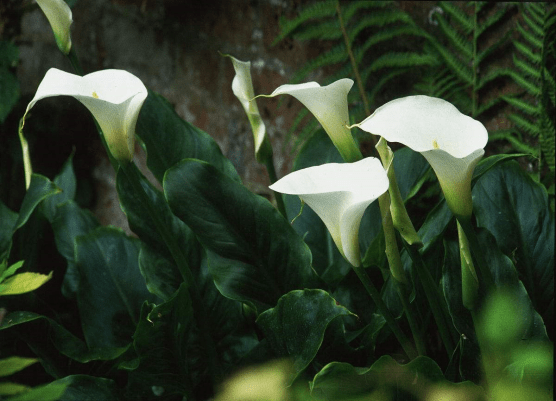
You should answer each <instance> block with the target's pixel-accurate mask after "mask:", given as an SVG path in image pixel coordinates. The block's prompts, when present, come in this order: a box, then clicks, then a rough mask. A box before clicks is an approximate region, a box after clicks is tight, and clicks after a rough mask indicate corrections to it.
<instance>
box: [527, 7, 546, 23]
mask: <svg viewBox="0 0 556 401" xmlns="http://www.w3.org/2000/svg"><path fill="white" fill-rule="evenodd" d="M524 7H526V8H527V11H528V12H529V15H530V16H531V19H532V20H534V22H535V26H538V27H539V28H541V29H542V27H543V26H544V10H543V9H542V8H541V7H535V6H533V7H530V6H528V5H526V4H524Z"/></svg>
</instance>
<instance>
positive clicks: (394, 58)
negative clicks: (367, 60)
mask: <svg viewBox="0 0 556 401" xmlns="http://www.w3.org/2000/svg"><path fill="white" fill-rule="evenodd" d="M434 65H438V60H437V59H436V57H434V56H431V55H430V54H419V53H412V52H403V53H394V52H390V53H386V54H383V55H382V56H380V57H378V58H377V59H375V61H373V62H372V63H371V66H370V67H369V68H370V70H371V71H377V70H380V69H381V68H399V67H422V66H434Z"/></svg>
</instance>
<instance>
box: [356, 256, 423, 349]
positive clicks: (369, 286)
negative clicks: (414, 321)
mask: <svg viewBox="0 0 556 401" xmlns="http://www.w3.org/2000/svg"><path fill="white" fill-rule="evenodd" d="M353 270H354V271H355V274H357V277H359V280H361V283H362V284H363V286H364V287H365V290H366V291H367V293H368V294H369V295H370V296H371V298H372V300H373V302H374V303H375V305H376V307H377V309H378V311H379V312H380V313H381V314H382V316H383V317H384V319H385V320H386V323H387V324H388V327H390V330H392V333H393V334H394V336H395V337H396V338H397V340H398V342H399V343H400V345H401V346H402V348H403V350H404V352H405V353H406V354H407V356H408V358H409V359H410V360H413V359H415V358H417V356H418V354H417V352H416V351H415V348H414V347H413V345H412V344H411V342H410V341H409V340H408V338H407V337H406V335H405V334H404V333H403V331H402V330H401V329H400V327H399V326H398V323H397V322H396V320H395V319H394V317H393V316H392V315H391V314H390V311H389V310H388V308H387V307H386V305H385V304H384V301H382V298H381V297H380V293H379V292H378V290H377V289H376V288H375V286H374V285H373V283H372V282H371V279H370V278H369V276H368V275H367V273H366V272H365V270H364V269H363V267H361V266H353Z"/></svg>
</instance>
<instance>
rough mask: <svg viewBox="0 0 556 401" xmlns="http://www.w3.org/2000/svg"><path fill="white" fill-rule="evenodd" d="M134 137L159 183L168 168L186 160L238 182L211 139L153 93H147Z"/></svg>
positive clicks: (235, 174) (235, 173)
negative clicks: (145, 154) (195, 160)
mask: <svg viewBox="0 0 556 401" xmlns="http://www.w3.org/2000/svg"><path fill="white" fill-rule="evenodd" d="M136 133H137V135H138V136H139V137H140V138H141V139H142V140H143V143H144V144H145V147H146V150H147V165H148V166H149V169H150V170H151V171H152V172H153V174H154V175H155V177H156V178H157V179H158V180H159V181H160V182H162V178H163V177H164V173H165V172H166V170H167V169H168V168H170V167H171V166H173V165H174V164H176V163H177V162H179V161H180V160H182V159H186V158H194V159H199V160H203V161H206V162H207V163H210V164H212V165H213V166H214V167H215V168H216V169H217V170H218V171H220V172H222V173H224V174H225V175H227V176H228V177H230V178H232V179H233V180H235V181H240V178H239V176H238V174H237V172H236V171H235V169H234V167H233V165H232V163H231V162H230V161H229V160H228V159H226V158H225V157H224V156H223V155H222V151H221V150H220V148H219V147H218V145H217V144H216V142H215V141H214V139H212V138H211V137H210V135H208V134H207V133H205V132H203V131H201V130H200V129H199V128H197V127H195V126H193V125H191V124H190V123H188V122H187V121H184V120H182V119H181V118H180V117H179V116H178V115H177V114H176V112H175V111H174V108H173V107H172V106H171V105H170V104H169V103H168V101H167V100H166V99H164V98H163V97H162V96H160V95H158V94H156V93H153V92H149V95H148V97H147V99H146V101H145V103H144V104H143V107H142V108H141V114H140V115H139V119H138V120H137V128H136Z"/></svg>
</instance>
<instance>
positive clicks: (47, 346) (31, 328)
mask: <svg viewBox="0 0 556 401" xmlns="http://www.w3.org/2000/svg"><path fill="white" fill-rule="evenodd" d="M0 331H4V333H3V334H2V335H3V336H7V335H8V334H13V335H14V337H16V338H18V339H22V340H24V341H25V342H27V343H29V344H30V346H31V347H32V348H33V349H34V350H35V351H37V352H38V353H40V354H41V356H42V357H41V362H42V363H43V365H45V364H49V363H50V362H49V361H48V360H47V359H46V358H45V356H46V355H47V354H49V353H51V352H52V345H53V346H54V349H55V350H57V353H60V354H62V355H65V356H67V357H68V358H71V359H73V360H75V361H78V362H80V363H87V362H90V361H93V360H112V359H115V358H117V357H118V356H120V355H121V354H122V353H123V352H124V351H125V350H126V347H123V348H117V349H107V348H91V349H89V348H88V347H87V345H86V344H85V342H83V341H82V340H80V339H79V338H77V337H76V336H75V335H73V334H72V333H70V332H69V331H68V330H66V329H65V328H64V327H63V326H61V325H59V324H58V323H57V322H55V321H54V320H52V319H50V318H48V317H45V316H42V315H39V314H36V313H33V312H18V311H16V312H11V313H9V314H7V315H6V316H5V317H4V319H3V320H2V324H1V325H0ZM38 333H48V335H47V336H46V335H44V336H43V335H37V334H38Z"/></svg>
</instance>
